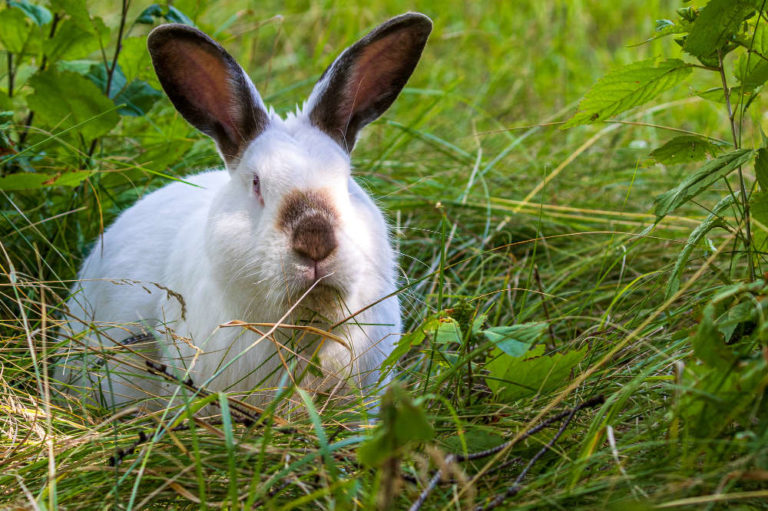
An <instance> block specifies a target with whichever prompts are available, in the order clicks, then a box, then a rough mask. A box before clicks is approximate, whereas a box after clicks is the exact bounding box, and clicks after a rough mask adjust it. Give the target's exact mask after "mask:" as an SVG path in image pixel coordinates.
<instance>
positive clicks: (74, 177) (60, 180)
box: [0, 170, 93, 191]
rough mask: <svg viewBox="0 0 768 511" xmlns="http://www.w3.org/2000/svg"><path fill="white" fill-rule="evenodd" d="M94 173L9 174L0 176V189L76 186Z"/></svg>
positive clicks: (83, 171) (81, 171)
mask: <svg viewBox="0 0 768 511" xmlns="http://www.w3.org/2000/svg"><path fill="white" fill-rule="evenodd" d="M91 175H93V172H91V171H88V170H79V171H76V172H66V173H64V174H37V173H32V172H19V173H17V174H11V175H9V176H5V177H0V190H4V191H12V190H13V191H17V190H34V189H38V188H45V187H48V186H69V187H75V186H77V185H79V184H80V183H82V182H83V181H85V180H86V179H88V177H89V176H91Z"/></svg>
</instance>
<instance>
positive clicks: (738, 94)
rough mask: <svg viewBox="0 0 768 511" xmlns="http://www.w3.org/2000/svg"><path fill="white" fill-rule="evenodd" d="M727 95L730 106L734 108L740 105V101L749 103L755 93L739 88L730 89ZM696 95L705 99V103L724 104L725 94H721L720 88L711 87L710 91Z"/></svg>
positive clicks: (721, 89)
mask: <svg viewBox="0 0 768 511" xmlns="http://www.w3.org/2000/svg"><path fill="white" fill-rule="evenodd" d="M729 94H730V95H729V99H730V101H731V106H732V107H733V108H736V107H738V105H740V104H741V100H742V99H744V100H745V101H747V102H749V101H750V100H751V99H752V96H753V95H754V94H755V92H754V91H752V90H748V89H747V90H745V89H742V88H741V87H730V88H729ZM696 95H697V96H699V97H700V98H704V99H706V100H707V101H714V102H715V103H720V104H725V93H724V92H723V88H722V87H713V88H711V89H707V90H704V91H699V92H697V93H696Z"/></svg>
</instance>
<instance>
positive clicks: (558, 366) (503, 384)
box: [485, 346, 588, 401]
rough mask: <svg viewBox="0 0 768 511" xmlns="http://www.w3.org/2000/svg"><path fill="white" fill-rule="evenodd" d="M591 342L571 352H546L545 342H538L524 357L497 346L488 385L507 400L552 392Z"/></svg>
mask: <svg viewBox="0 0 768 511" xmlns="http://www.w3.org/2000/svg"><path fill="white" fill-rule="evenodd" d="M587 349H588V348H587V346H584V347H583V348H581V349H578V350H572V351H569V352H568V353H553V354H551V355H544V350H545V348H544V346H536V347H535V348H533V349H532V350H530V351H529V352H528V353H527V354H526V355H525V356H524V357H510V356H509V355H506V354H505V353H503V352H502V351H501V350H498V349H496V350H494V351H493V352H492V353H491V356H495V357H496V358H494V359H492V360H491V361H490V362H488V363H487V364H486V369H487V370H488V371H489V377H488V378H486V380H485V381H486V383H487V385H488V387H489V388H490V389H491V390H492V391H493V392H494V394H496V395H498V396H499V397H500V398H501V399H502V400H505V401H516V400H518V399H523V398H526V397H531V396H535V395H536V394H549V393H551V392H552V391H555V390H557V389H559V388H561V387H562V386H563V385H564V384H565V383H566V382H567V381H568V380H569V379H570V377H571V372H572V370H573V369H574V368H575V367H576V365H577V364H578V363H579V362H581V361H582V360H583V359H584V357H585V356H586V354H587Z"/></svg>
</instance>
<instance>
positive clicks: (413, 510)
mask: <svg viewBox="0 0 768 511" xmlns="http://www.w3.org/2000/svg"><path fill="white" fill-rule="evenodd" d="M604 402H605V397H604V396H602V395H600V396H595V397H593V398H591V399H588V400H586V401H584V402H583V403H581V404H579V405H577V406H575V407H573V408H571V409H570V410H566V411H564V412H561V413H558V414H557V415H554V416H552V417H550V418H548V419H546V420H544V421H542V422H541V423H540V424H538V425H537V426H534V427H532V428H531V429H529V430H528V431H526V432H525V433H523V434H522V435H521V436H520V437H519V438H516V439H513V440H510V441H508V442H504V443H503V444H501V445H497V446H496V447H492V448H490V449H486V450H484V451H478V452H472V453H468V454H466V455H464V454H451V455H449V456H447V457H446V458H445V461H444V463H443V466H444V467H447V466H448V465H450V464H451V463H453V462H456V461H459V462H460V461H468V460H476V459H479V458H486V457H488V456H491V455H493V454H496V453H497V452H500V451H503V450H504V449H507V448H509V447H511V446H512V445H514V444H516V443H517V442H519V441H521V440H525V439H526V438H528V437H530V436H531V435H534V434H536V433H538V432H539V431H541V430H542V429H544V428H546V427H547V426H549V425H550V424H552V423H554V422H557V421H559V420H562V419H563V418H565V421H564V422H563V425H562V426H561V427H560V431H558V433H557V434H556V435H555V436H554V437H553V438H552V440H551V441H550V443H549V444H547V446H545V447H544V448H543V449H542V450H541V451H539V452H538V453H537V454H536V456H534V457H533V459H532V460H531V461H530V462H529V463H528V465H527V466H526V467H525V469H523V471H522V472H521V473H520V475H519V476H518V478H517V480H515V483H514V484H513V485H512V486H511V487H510V488H507V491H509V490H510V489H511V488H513V487H515V486H516V485H517V484H518V483H519V482H520V480H522V478H523V477H525V475H526V474H527V473H528V470H530V468H531V466H532V465H533V463H535V462H536V461H537V460H538V459H539V458H540V457H541V456H543V455H544V453H545V452H546V451H547V450H549V448H550V447H551V446H552V444H554V442H556V441H557V439H558V438H560V435H562V434H563V432H564V431H565V428H566V427H567V426H568V424H570V422H571V419H573V416H574V415H576V413H577V412H578V411H579V410H583V409H584V408H594V407H595V406H599V405H601V404H603V403H604ZM441 476H442V469H440V470H438V471H437V472H435V474H434V475H433V476H432V478H431V479H430V480H429V484H427V487H426V488H424V490H423V491H422V492H421V494H420V495H419V498H417V499H416V501H414V503H413V505H411V507H410V509H409V511H418V510H419V509H420V508H421V506H422V505H423V504H424V502H425V501H426V500H427V498H428V497H429V494H430V493H432V491H433V490H434V489H435V487H436V486H437V484H438V483H439V482H440V478H441ZM518 491H519V488H518V489H516V490H515V493H517V492H518ZM513 495H514V494H513ZM508 496H510V495H508V494H506V493H505V494H503V496H502V498H501V500H500V501H499V503H501V502H502V501H503V500H504V499H505V498H507V497H508ZM497 498H498V497H497ZM499 503H496V504H494V506H493V507H496V506H498V505H499ZM479 509H482V508H479ZM488 509H493V508H488Z"/></svg>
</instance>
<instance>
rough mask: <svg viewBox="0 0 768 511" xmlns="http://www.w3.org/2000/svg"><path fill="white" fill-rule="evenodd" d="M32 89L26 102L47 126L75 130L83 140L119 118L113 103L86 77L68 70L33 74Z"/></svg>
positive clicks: (109, 125) (51, 70) (106, 131)
mask: <svg viewBox="0 0 768 511" xmlns="http://www.w3.org/2000/svg"><path fill="white" fill-rule="evenodd" d="M29 84H30V85H31V86H32V88H33V89H34V90H35V92H34V93H33V94H31V95H30V96H29V97H28V98H27V104H28V105H29V107H30V108H31V109H32V110H34V111H35V113H36V115H37V116H38V117H39V119H40V120H41V121H42V122H43V123H44V124H46V125H47V126H51V127H56V128H58V129H60V130H61V129H65V128H69V127H72V126H75V125H79V124H82V125H81V126H79V127H78V128H77V131H78V132H79V133H80V134H81V135H82V136H83V137H85V138H86V139H93V138H96V137H100V136H102V135H105V134H106V133H108V132H109V130H111V129H112V128H113V127H114V126H115V125H116V124H117V122H118V121H119V119H120V117H119V115H118V114H117V112H116V111H115V105H114V103H113V102H112V101H111V100H110V99H109V98H107V97H106V96H104V94H103V93H102V92H101V91H100V90H99V88H98V87H97V86H96V85H95V84H94V83H93V82H91V81H90V80H88V79H87V78H85V77H83V76H81V75H79V74H77V73H74V72H72V71H61V72H59V71H56V70H54V69H48V70H45V71H41V72H38V73H36V74H35V75H33V76H32V77H31V78H30V79H29Z"/></svg>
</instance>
